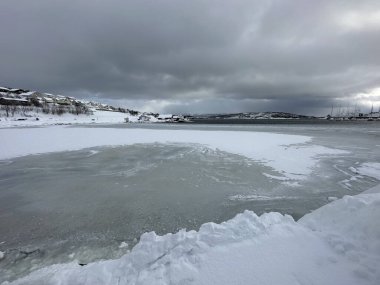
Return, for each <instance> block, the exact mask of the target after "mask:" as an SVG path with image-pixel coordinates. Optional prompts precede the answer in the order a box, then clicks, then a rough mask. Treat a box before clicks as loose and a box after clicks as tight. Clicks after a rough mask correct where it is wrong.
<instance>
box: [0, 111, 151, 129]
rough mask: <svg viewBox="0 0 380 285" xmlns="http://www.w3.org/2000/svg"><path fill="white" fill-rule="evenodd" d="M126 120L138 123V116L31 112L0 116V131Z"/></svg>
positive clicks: (115, 122)
mask: <svg viewBox="0 0 380 285" xmlns="http://www.w3.org/2000/svg"><path fill="white" fill-rule="evenodd" d="M126 118H127V119H128V121H129V122H131V123H135V122H137V121H138V119H139V116H132V115H130V114H129V113H121V112H111V111H99V110H92V114H90V115H86V114H79V115H74V114H70V113H65V114H62V115H52V114H44V113H42V112H41V113H36V112H32V113H31V114H29V116H21V115H19V114H18V115H16V116H14V117H8V118H7V117H5V116H2V117H1V116H0V129H1V128H17V127H38V126H52V125H86V124H87V125H88V124H91V125H92V124H120V123H124V122H125V119H126ZM151 120H152V121H154V120H153V118H151Z"/></svg>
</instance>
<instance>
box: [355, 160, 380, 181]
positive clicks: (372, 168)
mask: <svg viewBox="0 0 380 285" xmlns="http://www.w3.org/2000/svg"><path fill="white" fill-rule="evenodd" d="M357 172H358V173H360V174H361V175H366V176H370V177H373V178H376V179H377V180H380V163H379V162H366V163H363V164H362V165H361V166H360V167H359V168H358V169H357Z"/></svg>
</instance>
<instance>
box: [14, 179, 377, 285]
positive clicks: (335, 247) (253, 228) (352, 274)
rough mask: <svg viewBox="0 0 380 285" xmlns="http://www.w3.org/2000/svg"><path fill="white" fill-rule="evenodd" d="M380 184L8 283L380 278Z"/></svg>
mask: <svg viewBox="0 0 380 285" xmlns="http://www.w3.org/2000/svg"><path fill="white" fill-rule="evenodd" d="M379 221H380V186H377V187H375V188H373V189H371V190H369V191H367V192H365V193H363V194H359V195H357V196H345V197H343V198H342V199H339V200H336V201H334V202H332V203H330V204H328V205H326V206H324V207H322V208H320V209H318V210H316V211H314V212H312V213H310V214H308V215H306V216H304V217H303V218H302V219H301V220H299V221H298V222H296V221H294V220H293V218H292V217H290V216H287V215H285V216H284V215H281V214H279V213H267V214H263V215H262V216H260V217H258V216H257V215H256V214H255V213H253V212H250V211H245V212H244V213H242V214H238V215H237V216H236V217H235V218H233V219H231V220H229V221H227V222H223V223H221V224H214V223H206V224H204V225H202V226H201V228H200V229H199V231H198V232H196V231H188V232H187V231H185V230H182V231H179V232H178V233H176V234H167V235H164V236H158V235H156V234H155V233H154V232H150V233H145V234H143V235H142V236H141V239H140V242H139V243H138V244H137V245H136V246H135V247H134V248H133V249H132V251H131V252H129V253H127V254H126V255H124V256H123V257H121V258H120V259H117V260H109V261H100V262H96V263H92V264H89V265H87V266H84V267H81V266H79V265H78V264H77V263H76V262H72V263H69V264H61V265H53V266H50V267H46V268H43V269H40V270H38V271H35V272H33V273H31V274H30V275H28V276H26V277H24V278H22V279H19V280H16V281H15V282H12V283H11V284H14V285H16V284H19V285H21V284H60V285H65V284H70V285H75V284H89V285H90V284H91V285H96V284H260V285H266V284H268V285H269V284H270V285H271V284H282V285H287V284H289V285H294V284H321V285H328V284H331V285H336V284H345V285H349V284H352V285H357V284H378V282H379V280H380V267H379V264H380V224H379V223H380V222H379Z"/></svg>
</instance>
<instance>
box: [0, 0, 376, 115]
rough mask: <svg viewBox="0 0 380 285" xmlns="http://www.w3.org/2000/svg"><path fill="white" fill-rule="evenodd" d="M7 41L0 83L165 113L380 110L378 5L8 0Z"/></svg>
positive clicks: (0, 5)
mask: <svg viewBox="0 0 380 285" xmlns="http://www.w3.org/2000/svg"><path fill="white" fill-rule="evenodd" d="M0 35H1V39H2V40H1V44H0V66H1V67H0V80H1V82H0V85H7V86H13V87H24V88H30V89H36V90H46V91H49V92H55V93H57V92H59V93H64V94H70V95H75V96H78V97H98V98H100V99H103V100H104V99H105V100H119V102H121V103H125V104H130V105H134V106H137V107H141V108H143V109H152V110H155V111H163V112H165V111H167V112H236V111H267V110H268V111H274V110H281V111H292V112H301V113H323V112H326V110H327V109H329V108H331V105H336V106H338V105H341V106H349V105H351V106H353V105H354V104H367V105H368V104H371V102H373V103H375V105H376V104H377V102H378V101H379V102H380V94H378V93H376V92H375V93H374V92H373V90H376V89H375V88H378V87H380V56H379V50H380V2H379V1H369V0H368V1H349V0H348V1H327V0H322V1H301V0H296V1H294V0H271V1H259V0H257V1H255V0H236V1H217V0H192V1H185V0H167V1H164V0H160V1H151V0H139V1H137V0H136V1H122V0H111V1H100V0H77V1H74V0H66V1H58V0H36V1H29V0H2V1H1V2H0ZM363 93H364V94H370V97H369V99H368V100H366V101H363V100H362V99H361V97H360V96H359V97H358V95H357V94H363ZM134 106H132V107H134Z"/></svg>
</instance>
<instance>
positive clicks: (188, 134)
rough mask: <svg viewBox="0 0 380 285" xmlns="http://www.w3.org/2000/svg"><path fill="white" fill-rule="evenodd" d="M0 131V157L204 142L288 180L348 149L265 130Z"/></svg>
mask: <svg viewBox="0 0 380 285" xmlns="http://www.w3.org/2000/svg"><path fill="white" fill-rule="evenodd" d="M0 136H1V137H2V151H1V153H0V159H9V158H12V157H18V156H24V155H28V154H38V153H46V152H57V151H68V150H78V149H83V148H90V147H96V146H117V145H132V144H137V143H184V144H201V145H205V146H207V147H210V148H212V149H219V150H222V151H226V152H230V153H235V154H239V155H243V156H246V157H248V158H251V159H254V160H257V161H260V162H261V163H263V164H265V165H267V166H270V167H272V168H273V169H274V170H276V171H278V172H279V173H280V174H281V175H283V176H284V177H285V178H288V179H302V178H304V177H305V176H307V175H309V174H310V173H311V171H312V169H313V167H314V166H315V165H316V163H317V162H318V158H319V157H321V156H326V155H339V154H344V153H347V152H346V151H343V150H339V149H331V148H327V147H323V146H318V145H313V144H307V143H308V142H310V140H311V137H308V136H300V135H285V134H274V133H263V132H236V131H196V130H152V129H132V128H131V129H128V128H70V127H64V126H54V127H47V128H33V129H15V128H13V129H0ZM284 177H278V178H279V179H283V178H284Z"/></svg>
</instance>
